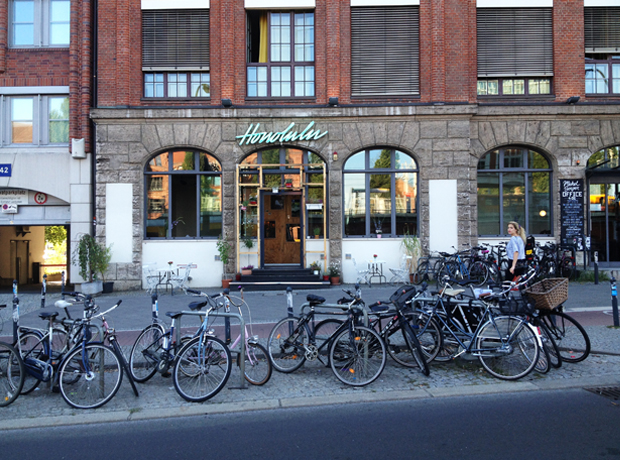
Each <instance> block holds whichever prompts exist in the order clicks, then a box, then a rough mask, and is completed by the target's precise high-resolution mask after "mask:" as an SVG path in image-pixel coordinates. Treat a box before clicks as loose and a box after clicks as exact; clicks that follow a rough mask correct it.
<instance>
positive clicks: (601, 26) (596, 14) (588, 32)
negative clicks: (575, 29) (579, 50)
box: [584, 7, 620, 53]
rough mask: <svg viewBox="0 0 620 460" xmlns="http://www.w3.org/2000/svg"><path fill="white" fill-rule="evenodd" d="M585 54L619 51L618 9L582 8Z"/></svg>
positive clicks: (619, 10)
mask: <svg viewBox="0 0 620 460" xmlns="http://www.w3.org/2000/svg"><path fill="white" fill-rule="evenodd" d="M584 22H585V24H584V29H585V30H584V39H585V45H586V53H615V52H617V51H620V7H609V8H607V7H586V8H584Z"/></svg>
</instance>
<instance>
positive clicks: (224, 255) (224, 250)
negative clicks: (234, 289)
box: [216, 235, 232, 288]
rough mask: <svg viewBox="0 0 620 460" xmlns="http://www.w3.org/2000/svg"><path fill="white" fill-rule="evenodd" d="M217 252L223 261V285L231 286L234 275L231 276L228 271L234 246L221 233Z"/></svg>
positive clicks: (224, 286)
mask: <svg viewBox="0 0 620 460" xmlns="http://www.w3.org/2000/svg"><path fill="white" fill-rule="evenodd" d="M216 247H217V252H219V254H220V260H221V261H222V265H223V271H222V287H223V288H228V287H229V286H230V282H231V281H232V276H230V275H229V274H228V273H227V272H226V269H227V266H228V262H230V252H231V251H232V246H231V245H230V243H229V242H228V241H227V240H226V239H224V238H222V236H221V235H220V236H219V237H218V239H217V243H216Z"/></svg>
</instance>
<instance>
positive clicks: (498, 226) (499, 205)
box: [478, 147, 553, 236]
mask: <svg viewBox="0 0 620 460" xmlns="http://www.w3.org/2000/svg"><path fill="white" fill-rule="evenodd" d="M551 196H552V195H551V166H550V165H549V161H548V160H547V159H546V158H545V157H544V156H543V155H542V154H540V153H538V152H536V151H534V150H529V149H526V148H523V147H504V148H501V149H497V150H493V151H492V152H489V153H487V154H486V155H484V156H483V157H482V158H481V159H480V161H479V162H478V233H479V234H480V235H481V236H495V235H504V234H505V233H506V226H507V225H508V222H510V221H516V222H518V223H519V224H520V225H521V226H523V227H524V228H525V229H526V231H527V232H528V233H529V234H534V235H551V234H552V225H551V222H553V219H552V216H551V214H552V206H551Z"/></svg>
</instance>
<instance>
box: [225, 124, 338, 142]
mask: <svg viewBox="0 0 620 460" xmlns="http://www.w3.org/2000/svg"><path fill="white" fill-rule="evenodd" d="M259 126H260V123H256V126H254V124H251V125H250V127H249V128H248V130H247V131H246V132H245V134H243V135H241V136H237V139H239V145H243V143H244V142H245V144H246V145H255V144H275V143H281V142H294V141H311V140H313V139H314V140H317V139H320V138H322V137H323V136H325V135H326V134H327V131H325V132H321V130H320V129H312V127H313V126H314V121H311V122H310V124H308V126H306V129H304V130H303V131H302V132H301V133H300V132H299V131H291V130H292V129H293V126H295V123H291V124H290V125H288V127H287V128H286V129H285V130H284V131H280V132H276V133H274V132H273V131H271V132H259V131H258V127H259ZM252 128H254V129H253V130H252Z"/></svg>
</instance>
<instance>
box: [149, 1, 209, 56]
mask: <svg viewBox="0 0 620 460" xmlns="http://www.w3.org/2000/svg"><path fill="white" fill-rule="evenodd" d="M142 66H143V67H151V68H171V67H172V68H179V67H186V68H188V67H190V68H208V67H209V10H208V9H202V10H197V9H196V10H185V9H184V10H143V11H142Z"/></svg>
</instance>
